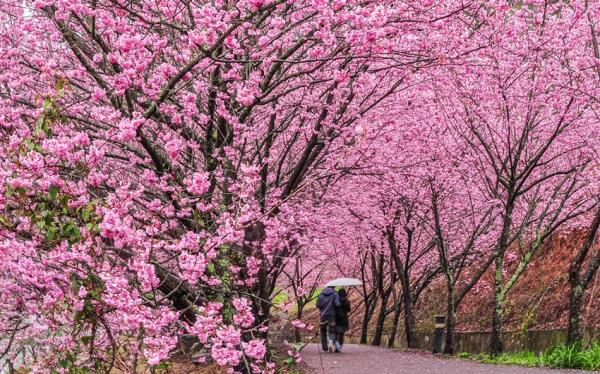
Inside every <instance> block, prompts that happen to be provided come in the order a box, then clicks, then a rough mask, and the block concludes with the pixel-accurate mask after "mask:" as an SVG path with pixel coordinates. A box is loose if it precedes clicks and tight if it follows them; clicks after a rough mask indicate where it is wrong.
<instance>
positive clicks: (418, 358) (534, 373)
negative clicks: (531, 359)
mask: <svg viewBox="0 0 600 374" xmlns="http://www.w3.org/2000/svg"><path fill="white" fill-rule="evenodd" d="M319 348H320V347H319V346H318V345H316V344H310V345H308V346H307V347H306V348H304V350H303V351H302V358H303V360H304V361H305V363H306V364H307V365H308V366H309V367H310V369H309V373H311V374H425V373H431V374H488V373H489V374H577V373H587V374H590V373H591V372H589V371H577V370H564V369H561V370H558V369H539V368H525V367H521V366H504V365H485V364H480V363H478V362H474V361H469V360H458V359H447V358H443V357H435V356H433V355H430V354H426V353H407V352H398V351H393V350H390V349H385V348H378V347H371V346H364V345H354V344H347V345H345V346H344V352H342V353H323V352H320V349H319Z"/></svg>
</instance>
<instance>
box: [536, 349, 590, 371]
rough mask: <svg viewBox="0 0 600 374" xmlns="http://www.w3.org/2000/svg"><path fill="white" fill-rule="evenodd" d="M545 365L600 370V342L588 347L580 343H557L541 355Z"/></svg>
mask: <svg viewBox="0 0 600 374" xmlns="http://www.w3.org/2000/svg"><path fill="white" fill-rule="evenodd" d="M540 360H541V362H542V364H543V365H544V366H548V367H554V368H571V369H585V370H598V369H600V342H596V343H595V344H593V345H592V346H590V347H589V348H587V349H581V348H580V345H579V344H574V345H570V346H567V345H563V344H560V345H557V346H555V347H552V348H550V349H549V350H547V351H546V352H544V353H542V354H541V355H540Z"/></svg>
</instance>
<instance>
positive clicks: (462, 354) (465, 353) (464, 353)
mask: <svg viewBox="0 0 600 374" xmlns="http://www.w3.org/2000/svg"><path fill="white" fill-rule="evenodd" d="M456 357H458V358H469V357H470V355H469V352H460V353H459V354H457V355H456Z"/></svg>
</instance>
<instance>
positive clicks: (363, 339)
mask: <svg viewBox="0 0 600 374" xmlns="http://www.w3.org/2000/svg"><path fill="white" fill-rule="evenodd" d="M376 305H377V302H376V301H375V300H374V301H373V302H372V303H369V302H367V301H366V300H365V314H364V315H363V320H362V327H361V331H360V344H367V336H368V334H369V321H370V320H371V317H372V315H373V311H374V310H373V309H375V308H374V307H375V306H376Z"/></svg>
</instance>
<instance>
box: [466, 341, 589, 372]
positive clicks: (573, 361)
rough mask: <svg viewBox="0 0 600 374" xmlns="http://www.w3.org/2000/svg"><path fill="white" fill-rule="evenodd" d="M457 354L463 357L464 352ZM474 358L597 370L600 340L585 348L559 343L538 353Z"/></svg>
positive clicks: (489, 361) (481, 360)
mask: <svg viewBox="0 0 600 374" xmlns="http://www.w3.org/2000/svg"><path fill="white" fill-rule="evenodd" d="M458 356H459V358H465V357H464V353H460V354H459V355H458ZM461 356H462V357H461ZM474 359H475V360H477V361H480V362H483V363H486V364H499V365H521V366H532V367H535V366H543V367H549V368H566V369H583V370H598V369H600V342H596V343H594V344H592V345H591V346H590V347H589V348H585V349H582V348H581V347H580V346H579V345H578V344H575V345H570V346H567V345H564V344H560V345H557V346H554V347H552V348H549V349H548V350H546V351H545V352H542V353H540V354H539V355H538V354H535V353H533V352H515V353H503V354H501V355H498V356H490V355H487V354H479V355H477V356H475V357H474Z"/></svg>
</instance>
